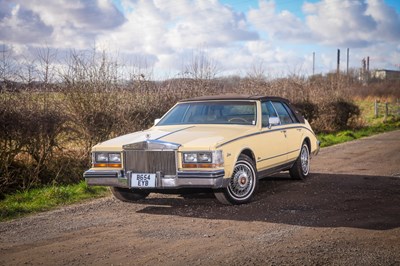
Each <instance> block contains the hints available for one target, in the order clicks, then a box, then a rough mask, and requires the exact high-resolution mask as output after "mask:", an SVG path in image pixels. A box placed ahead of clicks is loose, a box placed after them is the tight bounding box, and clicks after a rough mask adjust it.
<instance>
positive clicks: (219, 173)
mask: <svg viewBox="0 0 400 266" xmlns="http://www.w3.org/2000/svg"><path fill="white" fill-rule="evenodd" d="M224 176H225V171H224V170H216V171H207V172H204V171H178V178H219V177H224Z"/></svg>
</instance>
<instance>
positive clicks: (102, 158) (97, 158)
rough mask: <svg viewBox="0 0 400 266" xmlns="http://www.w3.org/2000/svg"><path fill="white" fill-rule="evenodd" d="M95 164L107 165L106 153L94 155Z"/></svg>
mask: <svg viewBox="0 0 400 266" xmlns="http://www.w3.org/2000/svg"><path fill="white" fill-rule="evenodd" d="M94 158H95V162H96V163H107V162H108V153H105V152H102V153H97V152H96V153H95V157H94Z"/></svg>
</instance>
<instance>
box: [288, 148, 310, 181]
mask: <svg viewBox="0 0 400 266" xmlns="http://www.w3.org/2000/svg"><path fill="white" fill-rule="evenodd" d="M309 172H310V150H309V149H308V145H307V143H306V142H303V144H302V145H301V150H300V155H299V157H298V158H297V160H296V162H295V163H294V165H293V166H292V168H290V170H289V173H290V176H291V177H292V178H293V179H297V180H303V179H304V178H306V177H307V176H308V174H309Z"/></svg>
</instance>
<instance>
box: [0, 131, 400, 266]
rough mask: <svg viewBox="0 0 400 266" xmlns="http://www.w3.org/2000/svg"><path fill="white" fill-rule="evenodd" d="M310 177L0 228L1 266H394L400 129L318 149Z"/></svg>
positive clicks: (97, 206)
mask: <svg viewBox="0 0 400 266" xmlns="http://www.w3.org/2000/svg"><path fill="white" fill-rule="evenodd" d="M312 172H313V174H312V175H311V176H310V177H309V178H308V179H307V180H306V181H305V182H299V181H291V180H289V178H288V174H286V173H283V174H280V175H278V176H273V177H271V178H269V179H264V180H262V181H261V182H260V183H261V184H260V189H259V191H258V194H257V196H256V198H255V200H254V202H252V203H251V204H248V205H243V206H223V205H220V204H219V203H218V202H217V200H216V199H215V198H213V196H212V194H199V195H194V196H192V197H191V198H188V199H183V198H182V197H180V196H176V195H158V194H154V195H151V196H150V198H149V199H147V200H145V201H141V202H139V203H138V204H128V203H122V202H119V201H117V200H114V199H113V198H111V197H108V198H103V199H99V200H94V201H91V202H87V203H83V204H79V205H74V206H70V207H65V208H62V209H59V210H55V211H51V212H47V213H42V214H39V215H34V216H30V217H27V218H23V219H19V220H16V221H11V222H5V223H1V224H0V265H21V264H27V265H30V264H34V265H40V264H44V265H82V264H96V265H105V264H107V265H111V264H113V265H121V264H122V265H161V264H162V265H285V264H286V265H293V264H297V265H305V264H307V265H326V264H330V265H400V131H395V132H390V133H385V134H382V135H378V136H375V137H371V138H366V139H362V140H358V141H354V142H351V143H347V144H341V145H337V146H333V147H329V148H326V149H323V150H322V151H321V153H320V154H319V155H318V156H317V157H315V158H314V159H313V160H312Z"/></svg>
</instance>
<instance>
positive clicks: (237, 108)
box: [157, 101, 257, 126]
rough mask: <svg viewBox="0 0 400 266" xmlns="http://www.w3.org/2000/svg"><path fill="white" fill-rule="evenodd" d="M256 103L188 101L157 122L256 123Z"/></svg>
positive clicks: (164, 124) (163, 124) (179, 123)
mask: <svg viewBox="0 0 400 266" xmlns="http://www.w3.org/2000/svg"><path fill="white" fill-rule="evenodd" d="M256 113H257V112H256V103H255V102H249V101H211V102H186V103H180V104H178V105H176V106H175V107H174V108H173V109H171V110H170V111H169V112H168V113H167V115H166V116H165V117H164V118H163V119H162V120H161V121H160V122H159V123H158V124H157V126H166V125H184V124H239V125H255V124H256Z"/></svg>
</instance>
